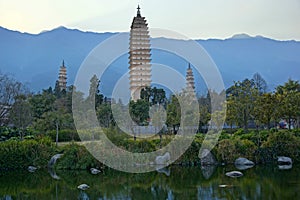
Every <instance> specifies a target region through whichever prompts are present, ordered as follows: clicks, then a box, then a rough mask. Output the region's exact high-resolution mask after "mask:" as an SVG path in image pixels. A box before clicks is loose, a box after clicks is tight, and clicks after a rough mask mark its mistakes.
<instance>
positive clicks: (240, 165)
mask: <svg viewBox="0 0 300 200" xmlns="http://www.w3.org/2000/svg"><path fill="white" fill-rule="evenodd" d="M234 165H235V167H236V168H237V169H238V170H246V169H249V168H251V167H253V166H254V165H255V164H254V162H253V161H251V160H248V159H247V158H238V159H236V160H235V161H234Z"/></svg>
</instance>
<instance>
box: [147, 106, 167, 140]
mask: <svg viewBox="0 0 300 200" xmlns="http://www.w3.org/2000/svg"><path fill="white" fill-rule="evenodd" d="M165 114H166V113H165V109H164V107H163V106H161V105H154V106H152V107H151V112H150V117H151V120H152V125H153V126H154V128H155V133H157V131H158V134H159V138H160V143H161V140H162V131H163V130H162V128H163V126H164V124H165V121H164V119H165V117H166V116H165Z"/></svg>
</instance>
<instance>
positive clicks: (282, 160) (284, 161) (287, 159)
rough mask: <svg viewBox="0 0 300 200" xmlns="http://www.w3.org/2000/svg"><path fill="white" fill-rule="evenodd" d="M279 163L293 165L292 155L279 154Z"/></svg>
mask: <svg viewBox="0 0 300 200" xmlns="http://www.w3.org/2000/svg"><path fill="white" fill-rule="evenodd" d="M277 162H278V164H279V165H292V164H293V161H292V159H291V158H290V157H286V156H278V160H277Z"/></svg>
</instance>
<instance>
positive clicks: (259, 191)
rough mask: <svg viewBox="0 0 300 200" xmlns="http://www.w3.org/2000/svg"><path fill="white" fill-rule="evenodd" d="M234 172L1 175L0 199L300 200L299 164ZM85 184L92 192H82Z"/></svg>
mask: <svg viewBox="0 0 300 200" xmlns="http://www.w3.org/2000/svg"><path fill="white" fill-rule="evenodd" d="M231 170H236V169H235V167H234V166H220V167H209V168H201V167H180V166H172V167H169V168H166V169H163V170H160V171H159V172H157V171H155V172H150V173H145V174H129V173H124V172H119V171H115V170H112V169H107V170H105V171H104V172H103V173H100V174H98V175H92V174H90V173H89V172H88V171H56V174H55V172H51V174H52V176H51V175H50V173H49V172H48V171H47V170H39V171H37V172H35V173H30V172H27V171H22V172H1V173H0V199H7V200H9V199H164V200H165V199H184V200H186V199H300V193H299V189H300V166H299V165H298V166H296V165H295V166H293V168H292V169H289V170H280V169H278V167H277V166H255V167H253V168H251V169H247V170H245V171H242V172H243V173H244V176H243V177H240V178H230V177H227V176H225V173H226V172H228V171H231ZM55 175H57V176H58V177H55ZM53 177H55V178H59V179H55V178H53ZM82 183H86V184H88V185H89V186H90V188H89V189H87V190H85V191H80V190H79V189H77V186H78V185H80V184H82Z"/></svg>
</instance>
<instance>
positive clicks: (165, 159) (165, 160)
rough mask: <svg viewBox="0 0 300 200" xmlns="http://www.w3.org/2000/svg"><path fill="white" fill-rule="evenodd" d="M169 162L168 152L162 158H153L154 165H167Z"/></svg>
mask: <svg viewBox="0 0 300 200" xmlns="http://www.w3.org/2000/svg"><path fill="white" fill-rule="evenodd" d="M170 160H171V156H170V153H169V152H166V153H165V154H164V155H163V156H157V157H156V158H155V164H157V165H168V163H169V162H170Z"/></svg>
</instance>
